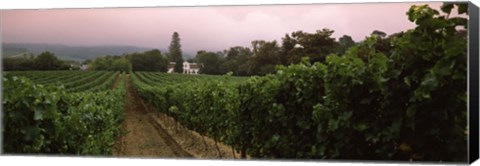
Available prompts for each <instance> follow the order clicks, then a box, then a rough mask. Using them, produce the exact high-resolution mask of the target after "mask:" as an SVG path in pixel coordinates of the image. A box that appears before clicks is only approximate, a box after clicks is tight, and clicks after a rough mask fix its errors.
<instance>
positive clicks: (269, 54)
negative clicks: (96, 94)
mask: <svg viewBox="0 0 480 166" xmlns="http://www.w3.org/2000/svg"><path fill="white" fill-rule="evenodd" d="M252 47H253V57H252V58H251V59H250V63H251V68H250V74H252V75H257V74H258V75H265V74H268V73H273V72H274V70H275V66H276V65H280V64H281V61H280V56H279V55H280V47H279V46H278V44H277V41H271V42H266V41H263V40H255V41H253V42H252Z"/></svg>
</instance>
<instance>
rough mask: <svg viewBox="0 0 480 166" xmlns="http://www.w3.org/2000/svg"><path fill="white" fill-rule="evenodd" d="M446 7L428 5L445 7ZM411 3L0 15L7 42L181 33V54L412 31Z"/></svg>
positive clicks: (109, 41)
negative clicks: (312, 36)
mask: <svg viewBox="0 0 480 166" xmlns="http://www.w3.org/2000/svg"><path fill="white" fill-rule="evenodd" d="M440 4H441V3H431V6H432V5H433V6H436V7H437V8H438V6H440ZM411 5H412V3H373V4H316V5H279V6H272V5H270V6H221V7H161V8H107V9H56V10H8V11H2V13H1V20H2V24H1V26H2V30H3V32H2V36H3V41H4V42H20V43H25V42H28V43H54V44H66V45H134V46H146V47H154V48H159V49H167V48H168V46H169V43H170V40H171V35H172V33H173V32H175V31H176V32H179V33H180V38H181V44H182V49H183V50H184V52H188V53H195V52H196V51H198V50H201V49H203V50H209V51H221V50H223V49H228V48H229V47H232V46H250V43H251V41H253V40H267V41H271V40H277V41H279V40H281V38H282V37H283V36H284V35H285V34H286V33H291V32H294V31H297V30H302V31H305V32H310V33H314V32H315V31H316V30H320V29H322V28H329V29H332V30H335V33H334V37H337V38H338V37H340V36H342V35H344V34H346V35H350V36H352V37H353V39H354V40H355V41H359V40H362V39H364V38H365V36H366V35H369V34H370V33H371V32H372V31H373V30H381V31H384V32H386V33H387V34H391V33H395V32H399V31H403V30H406V29H409V28H412V27H413V26H414V25H413V24H412V23H410V22H409V21H408V20H407V17H406V15H405V12H406V11H407V10H408V8H409V7H410V6H411Z"/></svg>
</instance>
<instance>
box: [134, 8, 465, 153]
mask: <svg viewBox="0 0 480 166" xmlns="http://www.w3.org/2000/svg"><path fill="white" fill-rule="evenodd" d="M447 5H448V4H447ZM454 6H456V7H458V10H460V11H461V12H467V11H463V10H465V9H464V8H462V7H461V6H462V5H456V4H455V5H454ZM451 8H452V7H450V6H443V7H442V11H446V12H447V13H445V14H446V15H447V16H443V15H440V14H439V12H438V11H435V10H433V9H431V8H429V7H428V6H412V8H411V9H410V10H409V12H408V16H409V19H410V20H411V21H412V22H415V23H416V24H417V27H416V28H415V29H413V30H409V31H407V32H405V33H402V34H396V35H394V36H392V37H391V38H388V41H387V43H388V45H390V46H391V47H382V45H383V44H379V43H382V42H385V41H384V40H383V39H385V35H381V33H380V32H377V33H376V34H373V35H372V36H371V37H368V38H366V39H365V40H364V41H363V42H361V43H358V44H357V45H355V46H353V47H351V48H350V49H348V50H347V51H346V52H345V54H343V55H341V56H339V55H335V54H328V55H325V56H324V57H325V59H324V61H322V63H320V62H316V63H313V64H312V63H310V62H311V61H312V60H311V59H309V58H303V59H302V60H299V64H296V65H289V66H288V67H283V66H279V67H277V68H276V70H277V72H276V73H275V74H270V75H267V76H264V77H252V78H250V79H248V80H247V81H246V82H240V83H236V84H234V83H232V82H230V81H229V79H231V78H230V76H225V79H224V80H197V82H189V83H179V84H172V83H173V82H170V83H157V84H154V82H155V81H152V80H153V78H151V77H150V78H149V76H145V75H142V74H139V75H138V77H137V76H135V77H132V78H133V79H134V85H135V88H136V89H137V91H138V92H139V93H140V94H141V96H142V97H143V98H145V99H146V100H148V101H149V102H151V103H152V104H153V105H155V106H156V107H157V108H158V109H159V110H160V111H162V112H164V113H166V114H167V115H170V116H172V117H174V118H176V119H177V120H178V121H179V122H180V123H182V124H183V125H185V126H186V127H188V128H190V129H193V130H196V131H197V132H199V133H201V134H204V135H208V136H211V137H212V138H214V139H215V140H219V141H223V142H224V143H226V144H228V145H231V146H233V147H234V148H235V149H236V150H239V151H241V153H242V156H243V157H245V154H248V155H250V156H251V157H253V158H296V159H298V158H302V159H362V160H401V161H408V160H418V161H456V162H465V161H466V159H467V149H466V148H467V146H466V145H467V140H466V139H467V134H466V131H467V124H466V113H467V111H466V110H467V108H466V104H467V89H466V83H467V82H466V80H467V66H466V64H467V52H466V50H467V49H466V48H467V45H466V42H467V40H466V38H465V36H462V35H459V33H458V32H459V31H460V30H461V27H463V28H466V24H465V20H463V19H462V18H461V17H453V18H449V17H448V15H449V13H448V12H449V11H451V10H452V9H451ZM459 27H460V28H459ZM327 32H328V31H327ZM296 35H300V36H301V33H298V34H296ZM324 35H325V36H329V35H328V33H326V32H325V34H324ZM382 36H383V37H382ZM295 37H298V36H295ZM290 42H291V41H290ZM300 42H303V43H305V41H300ZM292 43H295V42H292ZM292 43H291V44H292ZM306 43H308V42H306ZM258 45H261V44H254V46H258ZM273 45H275V44H273ZM259 48H261V47H254V51H253V52H254V54H255V56H257V55H258V54H259V53H260V54H262V53H261V51H260V50H261V49H259ZM382 48H386V49H382ZM294 49H295V48H293V49H292V50H294ZM308 50H309V49H306V50H302V52H304V53H306V52H308ZM266 53H270V52H266ZM191 78H192V79H193V78H194V77H191ZM148 80H151V81H148Z"/></svg>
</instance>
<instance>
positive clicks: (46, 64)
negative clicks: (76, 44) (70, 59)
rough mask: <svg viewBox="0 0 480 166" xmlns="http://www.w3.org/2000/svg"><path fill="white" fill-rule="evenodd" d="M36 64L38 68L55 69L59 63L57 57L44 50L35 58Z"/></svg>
mask: <svg viewBox="0 0 480 166" xmlns="http://www.w3.org/2000/svg"><path fill="white" fill-rule="evenodd" d="M35 66H36V69H37V70H55V69H57V68H58V67H59V66H60V65H59V60H58V59H57V57H56V56H55V55H54V54H53V53H50V52H48V51H47V52H44V53H41V54H40V55H38V56H37V57H36V58H35Z"/></svg>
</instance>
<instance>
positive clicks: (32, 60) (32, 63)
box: [2, 51, 79, 71]
mask: <svg viewBox="0 0 480 166" xmlns="http://www.w3.org/2000/svg"><path fill="white" fill-rule="evenodd" d="M2 60H3V70H4V71H20V70H78V69H79V68H78V64H77V63H76V62H74V61H64V60H60V59H58V58H57V57H56V56H55V54H53V53H51V52H48V51H46V52H43V53H41V54H40V55H38V56H35V55H33V54H24V55H22V56H20V57H6V58H3V59H2Z"/></svg>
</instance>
